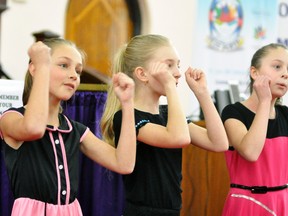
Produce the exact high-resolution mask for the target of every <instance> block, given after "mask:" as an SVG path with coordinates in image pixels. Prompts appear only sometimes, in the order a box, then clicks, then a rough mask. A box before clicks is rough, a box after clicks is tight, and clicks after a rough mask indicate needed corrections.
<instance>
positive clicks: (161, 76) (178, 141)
mask: <svg viewBox="0 0 288 216" xmlns="http://www.w3.org/2000/svg"><path fill="white" fill-rule="evenodd" d="M153 76H154V78H155V79H157V80H158V81H159V84H160V85H162V87H163V88H164V90H165V94H166V97H167V102H168V121H167V125H166V127H164V126H161V125H158V124H152V123H147V124H146V125H145V126H143V127H142V128H141V129H140V130H139V134H138V140H139V141H142V142H144V143H146V144H149V145H152V146H157V147H162V148H181V147H184V146H187V145H189V143H190V136H189V130H188V127H187V120H186V117H185V114H184V111H183V109H182V107H181V103H180V100H179V96H178V93H177V89H176V80H175V78H174V77H173V76H172V74H171V73H169V72H168V71H167V64H165V63H156V64H155V65H154V67H153Z"/></svg>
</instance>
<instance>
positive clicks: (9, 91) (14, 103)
mask: <svg viewBox="0 0 288 216" xmlns="http://www.w3.org/2000/svg"><path fill="white" fill-rule="evenodd" d="M23 86H24V81H20V80H2V79H0V115H1V114H2V113H3V112H4V111H5V110H7V109H9V108H10V107H20V106H22V92H23Z"/></svg>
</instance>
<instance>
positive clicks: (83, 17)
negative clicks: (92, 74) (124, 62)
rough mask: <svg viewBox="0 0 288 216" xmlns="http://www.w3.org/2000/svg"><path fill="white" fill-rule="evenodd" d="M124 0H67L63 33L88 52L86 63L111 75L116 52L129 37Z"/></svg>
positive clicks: (129, 21)
mask: <svg viewBox="0 0 288 216" xmlns="http://www.w3.org/2000/svg"><path fill="white" fill-rule="evenodd" d="M132 30H133V24H132V21H131V19H130V17H129V10H128V7H127V5H126V2H125V0H113V1H107V0H70V1H69V3H68V7H67V12H66V31H65V32H66V35H65V37H66V38H67V39H69V40H71V41H74V42H75V43H76V44H77V45H78V46H79V47H81V48H82V49H84V50H85V52H86V53H87V57H88V58H87V62H86V65H87V67H88V68H93V69H94V70H97V71H98V72H100V73H102V74H104V75H106V76H108V77H110V76H111V74H110V63H111V61H112V60H113V57H114V55H115V52H116V51H117V50H118V49H119V47H120V46H121V45H123V44H124V43H126V42H127V41H128V40H129V39H130V38H131V36H132V32H133V31H132Z"/></svg>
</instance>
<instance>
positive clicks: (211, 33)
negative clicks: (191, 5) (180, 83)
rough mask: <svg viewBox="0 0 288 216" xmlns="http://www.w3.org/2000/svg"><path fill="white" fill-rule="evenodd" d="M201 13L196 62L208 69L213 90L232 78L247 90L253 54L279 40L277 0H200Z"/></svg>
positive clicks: (242, 90) (195, 52) (209, 84)
mask: <svg viewBox="0 0 288 216" xmlns="http://www.w3.org/2000/svg"><path fill="white" fill-rule="evenodd" d="M197 13H198V14H197V19H196V20H197V24H196V25H195V26H196V28H195V32H196V33H195V37H194V38H192V40H193V41H195V44H194V47H195V49H194V50H193V56H192V62H193V63H192V65H195V67H199V68H203V69H204V70H205V71H206V74H207V80H208V86H209V89H210V91H211V92H213V91H215V90H217V89H220V90H223V89H227V88H228V82H229V81H231V80H235V81H238V82H239V89H240V91H241V92H247V89H248V84H249V66H250V61H251V58H252V55H253V54H254V52H255V51H256V50H257V49H258V48H260V47H261V46H263V45H266V44H268V43H275V42H277V18H278V17H277V16H278V14H277V13H278V2H277V0H253V1H251V0H242V1H240V0H210V1H200V0H199V1H198V10H197ZM286 24H287V22H286ZM285 29H287V28H285Z"/></svg>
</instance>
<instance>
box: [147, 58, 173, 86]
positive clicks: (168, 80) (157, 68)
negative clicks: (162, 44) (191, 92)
mask: <svg viewBox="0 0 288 216" xmlns="http://www.w3.org/2000/svg"><path fill="white" fill-rule="evenodd" d="M150 74H151V76H152V77H153V78H154V79H155V80H157V81H158V82H159V83H160V84H161V85H163V86H165V85H169V84H173V85H176V79H175V78H174V77H173V75H172V73H171V72H170V71H169V66H168V65H167V63H165V62H154V63H152V64H151V66H150Z"/></svg>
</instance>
